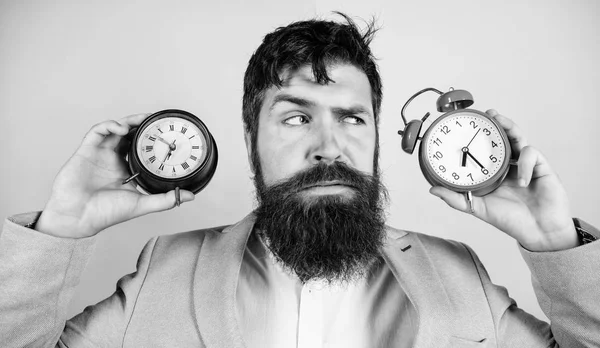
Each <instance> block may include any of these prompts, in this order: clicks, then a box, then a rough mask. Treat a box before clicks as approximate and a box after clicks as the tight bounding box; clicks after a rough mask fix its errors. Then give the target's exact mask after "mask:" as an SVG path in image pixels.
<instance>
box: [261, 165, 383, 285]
mask: <svg viewBox="0 0 600 348" xmlns="http://www.w3.org/2000/svg"><path fill="white" fill-rule="evenodd" d="M255 180H260V182H258V183H256V184H257V185H256V187H257V195H258V200H259V207H258V208H257V209H256V211H255V214H256V228H257V230H258V231H259V233H261V234H262V236H263V237H264V238H265V239H266V244H267V246H268V247H269V249H270V250H271V252H272V253H273V254H274V255H275V258H276V259H277V260H278V261H279V262H280V263H281V264H282V265H283V266H284V268H287V269H289V270H291V271H292V272H293V273H295V274H296V275H297V276H298V278H299V279H300V280H301V281H302V282H303V283H306V282H307V281H309V280H325V281H327V282H329V283H332V282H350V281H353V280H356V279H358V278H361V277H364V276H365V275H366V272H367V271H368V269H369V266H370V265H371V264H372V263H373V262H376V261H378V260H380V255H381V247H382V244H383V238H384V236H385V214H384V210H385V209H384V203H385V198H387V191H386V189H385V187H384V186H383V184H382V183H381V181H380V179H379V175H378V172H377V171H375V174H374V175H373V176H371V175H366V174H363V173H361V172H359V171H357V170H355V169H353V168H350V167H349V166H347V165H346V164H345V163H342V162H335V163H334V164H332V165H326V164H324V163H320V164H319V165H315V166H313V167H311V168H309V169H308V170H305V171H303V172H300V173H297V174H296V175H294V176H293V177H291V178H290V179H287V180H285V181H283V182H280V183H277V184H275V185H272V186H270V187H266V186H265V185H264V184H263V182H262V178H261V177H259V178H255ZM332 180H339V181H341V182H342V183H344V184H345V185H347V186H350V187H352V188H353V190H352V195H351V197H345V196H341V195H323V196H310V197H306V195H303V193H302V192H300V191H302V190H303V189H305V188H307V187H310V186H313V185H315V184H317V183H319V182H324V181H332Z"/></svg>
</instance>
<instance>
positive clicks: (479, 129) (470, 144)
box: [465, 128, 481, 151]
mask: <svg viewBox="0 0 600 348" xmlns="http://www.w3.org/2000/svg"><path fill="white" fill-rule="evenodd" d="M480 130H481V128H479V129H478V130H477V132H475V135H474V136H473V138H471V141H469V143H468V144H467V146H465V147H466V148H467V151H469V145H471V143H472V142H473V140H474V139H475V137H476V136H477V134H479V131H480Z"/></svg>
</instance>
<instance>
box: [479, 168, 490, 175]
mask: <svg viewBox="0 0 600 348" xmlns="http://www.w3.org/2000/svg"><path fill="white" fill-rule="evenodd" d="M481 172H482V173H483V175H488V174H489V173H490V172H489V170H487V169H485V168H481Z"/></svg>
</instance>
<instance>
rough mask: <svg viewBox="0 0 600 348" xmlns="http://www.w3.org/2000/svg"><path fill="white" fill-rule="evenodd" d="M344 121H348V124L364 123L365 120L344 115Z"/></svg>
mask: <svg viewBox="0 0 600 348" xmlns="http://www.w3.org/2000/svg"><path fill="white" fill-rule="evenodd" d="M344 122H346V123H350V124H364V123H365V121H363V119H362V118H360V117H356V116H346V117H344Z"/></svg>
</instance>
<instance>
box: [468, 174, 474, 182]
mask: <svg viewBox="0 0 600 348" xmlns="http://www.w3.org/2000/svg"><path fill="white" fill-rule="evenodd" d="M467 176H468V177H469V178H471V181H475V180H473V174H471V173H469V174H467Z"/></svg>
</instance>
